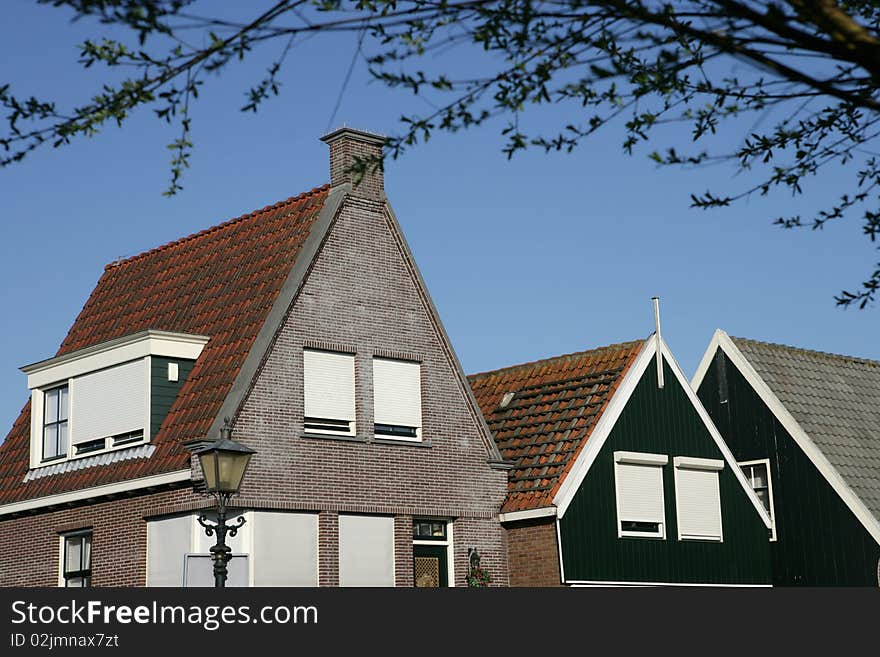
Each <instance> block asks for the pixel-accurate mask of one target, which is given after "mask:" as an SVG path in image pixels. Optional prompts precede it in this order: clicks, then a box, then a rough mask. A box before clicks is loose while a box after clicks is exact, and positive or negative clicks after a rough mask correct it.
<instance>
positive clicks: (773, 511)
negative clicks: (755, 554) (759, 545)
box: [737, 459, 776, 542]
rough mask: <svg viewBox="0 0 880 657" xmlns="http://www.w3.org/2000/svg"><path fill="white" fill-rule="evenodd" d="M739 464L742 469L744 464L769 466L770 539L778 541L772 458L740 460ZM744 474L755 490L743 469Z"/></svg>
mask: <svg viewBox="0 0 880 657" xmlns="http://www.w3.org/2000/svg"><path fill="white" fill-rule="evenodd" d="M737 465H738V466H740V470H742V468H743V466H751V465H763V466H765V467H766V468H767V495H769V496H770V541H771V542H776V506H775V505H774V503H773V475H772V474H771V473H770V459H754V460H752V461H739V462H737ZM743 476H744V477H745V478H746V483H748V484H749V486H751V487H752V490H754V489H755V488H754V486H753V485H752V480H751V477H750V476H749V475H748V474H746V472H745V471H744V470H743Z"/></svg>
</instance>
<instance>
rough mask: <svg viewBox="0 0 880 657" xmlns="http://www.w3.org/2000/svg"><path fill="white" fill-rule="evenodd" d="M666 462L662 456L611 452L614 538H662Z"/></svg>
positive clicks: (663, 535) (664, 521) (664, 528)
mask: <svg viewBox="0 0 880 657" xmlns="http://www.w3.org/2000/svg"><path fill="white" fill-rule="evenodd" d="M667 463H669V457H668V456H666V455H665V454H647V453H642V452H614V484H615V491H616V497H617V535H618V537H633V538H666V506H665V501H664V496H663V467H664V466H665V465H666V464H667Z"/></svg>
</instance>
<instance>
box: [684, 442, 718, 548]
mask: <svg viewBox="0 0 880 657" xmlns="http://www.w3.org/2000/svg"><path fill="white" fill-rule="evenodd" d="M672 465H673V468H672V469H673V474H674V477H675V525H676V531H677V533H678V540H679V541H701V542H706V543H723V542H724V516H723V514H722V508H721V474H720V473H721V470H723V469H724V460H723V459H706V458H696V457H692V456H676V457H675V458H674V459H673V460H672ZM679 470H703V471H709V472H714V473H715V476H716V477H717V478H718V519H719V521H720V524H719V528H718V536H699V535H691V534H682V532H681V504H680V503H679V500H680V499H681V491H680V490H679V478H678V471H679Z"/></svg>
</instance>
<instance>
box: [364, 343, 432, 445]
mask: <svg viewBox="0 0 880 657" xmlns="http://www.w3.org/2000/svg"><path fill="white" fill-rule="evenodd" d="M421 370H422V368H421V365H420V364H419V363H413V362H410V361H403V360H391V359H388V358H374V359H373V412H374V421H375V422H376V424H390V425H394V426H402V427H415V428H417V429H418V428H421V426H422V372H421Z"/></svg>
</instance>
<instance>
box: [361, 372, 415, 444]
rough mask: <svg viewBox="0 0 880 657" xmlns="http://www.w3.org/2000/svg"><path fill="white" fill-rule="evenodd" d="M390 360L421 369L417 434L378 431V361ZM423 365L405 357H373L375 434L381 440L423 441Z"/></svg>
mask: <svg viewBox="0 0 880 657" xmlns="http://www.w3.org/2000/svg"><path fill="white" fill-rule="evenodd" d="M377 360H381V361H390V362H398V363H407V364H409V365H415V366H416V367H418V370H419V387H418V393H419V424H418V426H416V427H414V428H415V430H416V435H415V436H397V435H389V434H383V433H376V424H377V422H376V361H377ZM422 365H423V363H422V362H421V361H418V360H409V359H405V358H391V357H388V356H379V355H374V356H373V359H372V367H373V436H374V437H375V438H377V439H379V440H399V441H401V442H408V443H420V442H422V429H423V425H424V422H425V411H424V404H423V402H424V398H423V395H422ZM378 424H385V423H384V422H379V423H378ZM391 426H403V425H391Z"/></svg>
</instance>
